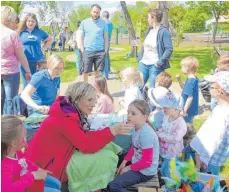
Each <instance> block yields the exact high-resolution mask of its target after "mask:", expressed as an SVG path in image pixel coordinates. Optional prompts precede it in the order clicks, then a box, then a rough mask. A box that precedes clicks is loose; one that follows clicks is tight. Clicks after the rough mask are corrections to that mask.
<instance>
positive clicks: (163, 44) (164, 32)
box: [138, 25, 173, 69]
mask: <svg viewBox="0 0 229 192" xmlns="http://www.w3.org/2000/svg"><path fill="white" fill-rule="evenodd" d="M151 29H152V27H151V28H149V29H148V31H147V32H146V36H147V35H148V33H149V32H150V30H151ZM157 51H158V58H159V60H158V62H157V63H156V65H157V66H158V67H159V68H162V69H167V68H170V64H169V59H170V57H171V55H172V53H173V45H172V39H171V35H170V32H169V30H168V29H167V28H166V27H165V26H163V25H161V26H160V28H159V31H158V34H157ZM143 55H144V46H143V47H142V49H141V52H140V55H139V58H138V61H139V62H140V61H141V60H142V57H143Z"/></svg>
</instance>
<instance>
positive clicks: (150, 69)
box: [138, 62, 164, 88]
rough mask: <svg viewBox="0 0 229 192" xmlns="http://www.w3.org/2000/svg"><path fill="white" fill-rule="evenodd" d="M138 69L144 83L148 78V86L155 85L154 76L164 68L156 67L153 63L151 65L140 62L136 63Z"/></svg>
mask: <svg viewBox="0 0 229 192" xmlns="http://www.w3.org/2000/svg"><path fill="white" fill-rule="evenodd" d="M138 71H139V72H141V73H142V75H143V80H144V85H145V84H146V82H147V81H148V79H149V87H150V88H154V87H155V78H156V77H157V75H159V74H160V73H161V72H162V71H164V69H160V68H158V67H156V66H155V65H154V64H152V65H145V64H144V63H142V62H140V63H139V65H138Z"/></svg>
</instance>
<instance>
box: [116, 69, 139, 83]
mask: <svg viewBox="0 0 229 192" xmlns="http://www.w3.org/2000/svg"><path fill="white" fill-rule="evenodd" d="M120 76H121V78H122V79H123V82H124V83H125V84H127V85H128V86H130V85H132V84H135V83H139V84H140V85H143V80H142V76H141V73H140V72H138V70H137V69H136V68H135V67H127V68H125V69H124V70H122V71H121V73H120Z"/></svg>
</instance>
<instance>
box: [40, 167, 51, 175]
mask: <svg viewBox="0 0 229 192" xmlns="http://www.w3.org/2000/svg"><path fill="white" fill-rule="evenodd" d="M37 171H44V172H46V173H47V174H48V175H52V172H51V171H49V170H44V169H42V168H40V167H39V168H38V170H37Z"/></svg>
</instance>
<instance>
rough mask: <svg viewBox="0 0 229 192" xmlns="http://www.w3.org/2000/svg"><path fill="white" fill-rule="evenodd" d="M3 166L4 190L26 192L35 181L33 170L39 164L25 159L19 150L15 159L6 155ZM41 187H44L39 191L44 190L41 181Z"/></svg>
mask: <svg viewBox="0 0 229 192" xmlns="http://www.w3.org/2000/svg"><path fill="white" fill-rule="evenodd" d="M1 166H2V171H1V177H2V178H1V181H2V187H1V189H2V190H1V191H2V192H24V191H25V190H26V189H28V188H30V187H31V186H32V185H33V184H34V183H35V180H34V176H33V174H32V173H31V172H32V171H36V170H37V169H38V166H36V165H35V164H34V163H32V162H31V161H28V160H27V159H25V158H24V157H23V154H22V153H21V152H17V158H15V159H13V158H10V157H5V158H4V159H3V160H2V162H1ZM40 187H41V188H40ZM39 188H40V189H42V190H39V191H43V190H44V185H43V184H42V183H41V186H39Z"/></svg>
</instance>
